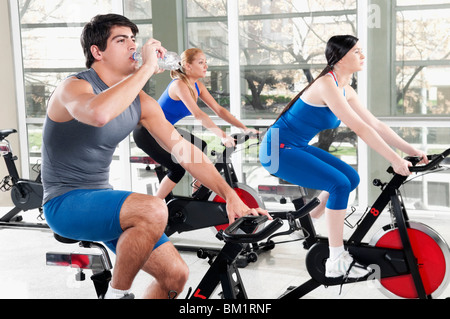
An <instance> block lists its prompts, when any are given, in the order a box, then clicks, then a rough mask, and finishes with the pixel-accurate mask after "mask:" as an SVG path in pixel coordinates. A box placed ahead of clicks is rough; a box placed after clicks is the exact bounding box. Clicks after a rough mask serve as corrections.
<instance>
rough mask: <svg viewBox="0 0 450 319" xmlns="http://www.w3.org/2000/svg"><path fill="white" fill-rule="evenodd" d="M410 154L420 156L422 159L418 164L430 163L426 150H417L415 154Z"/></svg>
mask: <svg viewBox="0 0 450 319" xmlns="http://www.w3.org/2000/svg"><path fill="white" fill-rule="evenodd" d="M409 155H410V156H416V157H418V158H421V159H422V160H421V161H420V162H419V163H417V164H428V163H429V162H430V161H429V159H428V156H427V154H426V153H425V152H422V151H421V150H415V152H414V153H413V154H409Z"/></svg>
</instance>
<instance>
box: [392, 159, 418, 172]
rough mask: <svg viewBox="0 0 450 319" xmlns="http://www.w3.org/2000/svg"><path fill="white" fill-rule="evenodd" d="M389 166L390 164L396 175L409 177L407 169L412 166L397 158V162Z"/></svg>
mask: <svg viewBox="0 0 450 319" xmlns="http://www.w3.org/2000/svg"><path fill="white" fill-rule="evenodd" d="M391 164H392V169H393V170H394V172H396V173H397V174H399V175H402V176H409V175H411V171H410V170H409V168H410V167H411V166H413V165H412V163H411V162H409V161H407V160H405V159H403V158H401V157H399V159H398V160H397V161H395V162H393V163H391Z"/></svg>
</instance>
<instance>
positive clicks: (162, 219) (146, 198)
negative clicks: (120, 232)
mask: <svg viewBox="0 0 450 319" xmlns="http://www.w3.org/2000/svg"><path fill="white" fill-rule="evenodd" d="M167 218H168V210H167V205H166V203H165V202H164V201H163V200H162V199H160V198H158V197H154V196H150V195H144V194H132V195H131V196H130V197H129V198H128V199H127V201H126V202H125V203H124V205H123V206H122V211H121V216H120V222H121V226H122V228H123V229H126V228H127V227H130V226H139V225H140V226H143V227H145V226H148V227H155V226H156V225H161V227H165V226H166V224H167Z"/></svg>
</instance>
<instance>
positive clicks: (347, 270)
mask: <svg viewBox="0 0 450 319" xmlns="http://www.w3.org/2000/svg"><path fill="white" fill-rule="evenodd" d="M371 272H372V270H371V269H370V268H368V267H365V266H363V265H361V264H359V263H357V262H356V261H355V260H354V259H353V257H352V256H350V254H349V253H348V251H344V252H343V253H342V254H340V255H339V257H338V258H337V259H335V260H331V259H329V258H328V259H327V262H326V263H325V276H326V277H328V278H338V277H344V278H353V279H356V278H363V277H365V276H367V275H369V274H370V273H371Z"/></svg>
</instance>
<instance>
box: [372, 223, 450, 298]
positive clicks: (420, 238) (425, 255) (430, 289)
mask: <svg viewBox="0 0 450 319" xmlns="http://www.w3.org/2000/svg"><path fill="white" fill-rule="evenodd" d="M386 228H387V227H385V228H384V229H386ZM380 233H381V234H378V235H375V237H374V239H373V241H376V243H375V246H376V247H383V248H391V249H402V248H403V245H402V242H401V239H400V234H399V231H398V229H397V228H391V229H389V230H387V231H383V230H381V231H380ZM408 236H409V239H410V242H411V246H412V250H413V252H414V256H415V258H416V259H417V264H418V265H419V273H420V277H421V278H422V281H423V285H424V288H425V293H426V294H427V295H431V294H433V293H437V294H438V291H439V290H442V289H443V288H445V286H447V283H448V280H447V279H448V275H449V274H448V270H447V265H448V263H449V260H448V259H449V248H448V246H447V245H446V244H445V242H444V241H443V240H442V239H441V238H440V236H439V235H438V234H437V233H436V232H435V231H434V230H432V229H431V228H429V227H428V226H426V225H424V224H420V223H416V222H410V228H408ZM378 238H379V239H378ZM380 283H381V285H382V286H383V288H384V289H385V290H387V292H389V293H391V294H394V295H395V296H397V297H400V298H418V295H417V291H416V288H415V285H414V281H413V278H412V275H411V274H407V275H402V276H395V277H390V278H382V279H380ZM439 292H440V291H439Z"/></svg>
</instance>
